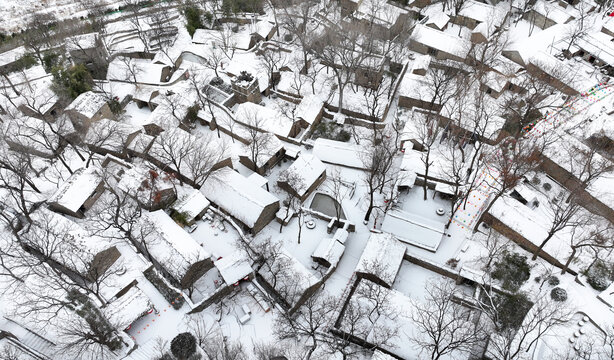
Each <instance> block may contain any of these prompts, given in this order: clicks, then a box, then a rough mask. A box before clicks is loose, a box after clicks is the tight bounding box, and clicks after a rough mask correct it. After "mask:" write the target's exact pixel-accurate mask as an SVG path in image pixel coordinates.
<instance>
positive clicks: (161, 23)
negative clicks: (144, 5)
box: [149, 10, 177, 70]
mask: <svg viewBox="0 0 614 360" xmlns="http://www.w3.org/2000/svg"><path fill="white" fill-rule="evenodd" d="M149 21H150V25H151V30H150V31H149V33H150V37H151V39H152V40H155V41H156V46H155V47H156V48H157V49H158V51H160V52H161V53H162V54H163V55H164V57H165V58H166V60H167V61H168V63H169V64H170V66H171V69H172V70H174V69H175V59H173V57H172V56H171V53H170V50H171V48H172V47H173V45H175V40H176V39H177V28H176V27H175V26H173V21H172V12H171V11H170V10H166V11H156V12H153V13H152V14H150V15H149Z"/></svg>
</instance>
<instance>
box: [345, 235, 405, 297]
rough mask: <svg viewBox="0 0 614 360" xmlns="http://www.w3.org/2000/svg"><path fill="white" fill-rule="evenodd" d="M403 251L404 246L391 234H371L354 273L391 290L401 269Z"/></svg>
mask: <svg viewBox="0 0 614 360" xmlns="http://www.w3.org/2000/svg"><path fill="white" fill-rule="evenodd" d="M405 250H406V248H405V245H404V244H403V243H401V242H400V241H398V240H397V239H395V237H394V236H393V235H392V234H389V233H372V234H371V236H370V237H369V240H368V241H367V245H366V246H365V249H364V250H363V252H362V255H361V256H360V259H359V260H358V265H357V266H356V273H357V274H358V275H359V276H361V277H364V278H366V279H369V280H371V281H373V282H375V283H377V284H379V285H381V286H384V287H387V288H391V287H392V284H393V283H394V279H395V278H396V277H397V274H398V272H399V269H400V268H401V263H402V262H403V257H404V256H405Z"/></svg>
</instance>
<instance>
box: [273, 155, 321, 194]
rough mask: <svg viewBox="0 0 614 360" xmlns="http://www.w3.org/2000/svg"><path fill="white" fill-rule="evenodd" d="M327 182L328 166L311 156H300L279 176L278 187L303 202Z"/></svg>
mask: <svg viewBox="0 0 614 360" xmlns="http://www.w3.org/2000/svg"><path fill="white" fill-rule="evenodd" d="M324 180H326V166H324V164H323V163H322V162H321V161H320V159H318V158H317V157H315V156H313V155H310V154H303V155H300V156H299V157H298V158H297V159H296V160H295V161H294V162H293V163H292V165H290V167H289V168H287V169H286V170H285V171H283V172H282V173H281V174H280V175H279V179H278V180H277V185H279V187H280V188H282V189H284V190H286V191H287V192H289V193H291V194H293V195H294V196H296V197H297V198H299V199H300V200H301V202H302V201H305V200H306V199H307V198H308V197H309V195H311V193H312V192H313V191H314V190H315V189H316V188H317V187H318V186H320V184H322V183H323V182H324Z"/></svg>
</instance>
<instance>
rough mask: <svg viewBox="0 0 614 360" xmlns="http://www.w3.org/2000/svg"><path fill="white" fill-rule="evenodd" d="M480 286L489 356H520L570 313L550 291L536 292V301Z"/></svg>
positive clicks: (510, 359)
mask: <svg viewBox="0 0 614 360" xmlns="http://www.w3.org/2000/svg"><path fill="white" fill-rule="evenodd" d="M481 289H482V297H481V299H480V301H478V303H477V305H478V307H479V308H480V310H481V311H482V314H483V318H484V319H483V320H484V322H485V324H484V326H489V327H490V329H492V333H491V337H490V342H489V346H488V349H489V354H488V355H489V356H491V357H493V358H496V359H502V360H514V359H519V358H520V356H521V354H523V353H524V352H527V351H530V350H531V348H533V347H534V346H535V344H536V343H537V342H538V340H539V339H541V338H542V337H543V336H544V334H546V333H547V332H548V331H549V330H550V329H552V328H553V327H555V326H557V325H561V324H564V323H565V322H567V321H569V320H570V318H571V316H572V314H573V311H572V310H571V309H570V308H569V307H568V306H566V305H565V304H561V303H560V302H557V301H554V300H552V299H551V298H550V296H549V293H538V294H535V298H536V299H537V300H536V301H535V303H531V301H530V300H529V299H528V297H527V296H526V295H525V294H524V293H516V294H512V295H503V294H501V295H499V294H495V293H494V292H493V291H492V290H489V289H487V288H485V287H481ZM487 329H489V328H487Z"/></svg>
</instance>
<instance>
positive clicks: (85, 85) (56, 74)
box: [51, 64, 94, 100]
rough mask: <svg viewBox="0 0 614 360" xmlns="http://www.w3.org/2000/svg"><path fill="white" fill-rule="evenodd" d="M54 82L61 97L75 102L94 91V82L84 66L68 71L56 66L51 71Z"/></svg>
mask: <svg viewBox="0 0 614 360" xmlns="http://www.w3.org/2000/svg"><path fill="white" fill-rule="evenodd" d="M51 73H52V74H53V81H54V86H53V88H54V91H55V92H56V94H58V95H59V96H64V97H68V98H70V99H72V100H74V99H75V98H76V97H77V96H79V95H81V94H83V93H84V92H86V91H90V90H92V86H93V84H94V80H93V79H92V75H91V74H90V72H89V71H87V68H86V67H85V65H83V64H79V65H74V66H71V67H69V68H68V69H64V68H63V67H59V66H55V67H54V68H53V70H51Z"/></svg>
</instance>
